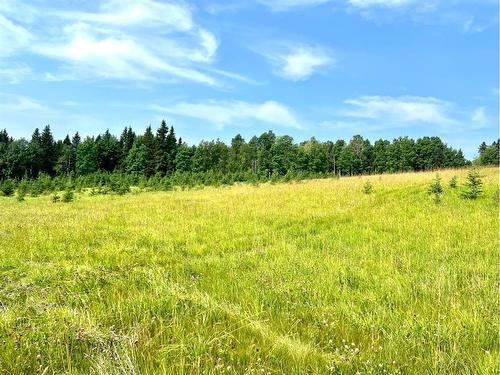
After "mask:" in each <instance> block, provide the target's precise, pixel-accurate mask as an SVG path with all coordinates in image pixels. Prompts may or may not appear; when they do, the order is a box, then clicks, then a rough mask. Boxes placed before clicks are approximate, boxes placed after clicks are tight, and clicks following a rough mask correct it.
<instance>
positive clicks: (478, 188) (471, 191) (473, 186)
mask: <svg viewBox="0 0 500 375" xmlns="http://www.w3.org/2000/svg"><path fill="white" fill-rule="evenodd" d="M464 186H465V190H464V191H462V197H463V198H465V199H477V198H478V197H479V196H480V195H481V194H482V193H483V181H481V176H480V174H479V171H478V170H477V169H476V168H471V169H470V170H469V173H468V174H467V181H466V183H465V184H464Z"/></svg>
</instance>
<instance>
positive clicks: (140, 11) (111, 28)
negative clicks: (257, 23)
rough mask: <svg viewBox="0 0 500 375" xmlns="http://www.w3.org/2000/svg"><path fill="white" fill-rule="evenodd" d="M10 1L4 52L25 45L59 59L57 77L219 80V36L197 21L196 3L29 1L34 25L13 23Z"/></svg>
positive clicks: (2, 25) (2, 28) (3, 22)
mask: <svg viewBox="0 0 500 375" xmlns="http://www.w3.org/2000/svg"><path fill="white" fill-rule="evenodd" d="M7 4H8V5H9V6H8V7H7V6H6V7H5V9H4V10H3V11H2V10H0V44H1V45H2V48H1V49H0V54H3V55H13V54H14V53H15V52H18V51H19V50H23V51H28V52H32V53H35V54H38V55H41V56H44V57H47V58H49V59H51V60H56V61H59V62H60V63H61V64H62V65H60V66H59V68H60V69H59V71H57V72H47V73H49V75H50V76H51V77H53V78H54V79H63V80H64V79H68V78H71V77H76V78H78V79H80V78H85V77H87V78H93V77H100V78H110V79H127V80H154V81H172V80H174V81H176V80H182V81H192V82H196V83H202V84H206V85H211V86H217V85H219V82H218V80H217V78H216V77H215V76H214V75H212V74H210V73H209V72H207V70H208V69H209V68H211V65H212V64H213V63H214V61H215V56H216V53H217V50H218V46H219V43H218V40H217V38H216V36H215V35H214V34H212V33H211V32H210V31H208V30H207V29H205V28H203V27H201V26H199V25H198V24H197V23H196V22H195V20H194V18H193V14H192V9H191V8H190V7H189V6H187V5H186V4H184V3H181V2H175V1H168V2H159V1H155V0H135V1H132V0H122V1H118V0H105V1H103V2H102V3H100V5H99V7H98V8H97V9H96V10H95V11H93V12H90V11H85V12H84V11H68V10H59V9H52V8H50V6H49V5H48V6H46V7H43V6H39V7H30V8H29V13H30V14H31V15H32V17H33V18H34V19H35V20H36V32H35V22H25V23H24V24H22V23H21V22H19V21H17V22H14V21H13V19H14V17H15V12H14V11H15V9H16V8H15V7H16V5H15V3H13V2H7ZM24 7H25V6H24ZM2 12H3V13H4V14H2ZM8 17H10V18H11V19H9V18H8ZM4 46H6V47H4Z"/></svg>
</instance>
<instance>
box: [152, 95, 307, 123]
mask: <svg viewBox="0 0 500 375" xmlns="http://www.w3.org/2000/svg"><path fill="white" fill-rule="evenodd" d="M150 108H151V109H153V110H156V111H158V112H162V113H168V114H173V115H177V116H182V117H190V118H195V119H198V120H203V121H206V122H209V123H211V124H213V125H215V126H216V127H217V128H218V129H222V128H224V127H225V126H229V125H241V124H242V123H244V124H251V123H254V122H258V123H267V124H272V125H276V126H280V127H290V128H296V129H301V128H302V126H301V124H300V122H299V121H298V119H297V118H296V116H295V115H294V113H293V112H292V110H290V109H289V108H288V107H286V106H284V105H283V104H280V103H278V102H275V101H271V100H270V101H265V102H262V103H250V102H243V101H213V100H211V101H207V102H200V103H187V102H179V103H176V104H173V105H170V106H159V105H152V106H151V107H150Z"/></svg>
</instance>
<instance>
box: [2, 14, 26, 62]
mask: <svg viewBox="0 0 500 375" xmlns="http://www.w3.org/2000/svg"><path fill="white" fill-rule="evenodd" d="M32 39H33V37H32V35H31V33H30V32H28V31H27V30H26V29H25V28H23V27H22V26H19V25H16V24H15V23H14V22H12V21H10V20H8V19H7V18H6V17H4V16H3V15H2V14H1V13H0V56H9V55H11V54H12V53H14V52H15V51H16V50H18V49H20V48H23V47H26V46H27V45H29V43H30V42H31V41H32Z"/></svg>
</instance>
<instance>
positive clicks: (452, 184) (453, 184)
mask: <svg viewBox="0 0 500 375" xmlns="http://www.w3.org/2000/svg"><path fill="white" fill-rule="evenodd" d="M448 185H449V187H450V188H452V189H456V187H457V185H458V181H457V176H453V177H452V178H451V180H450V182H449V183H448Z"/></svg>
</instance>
